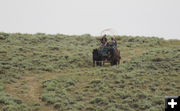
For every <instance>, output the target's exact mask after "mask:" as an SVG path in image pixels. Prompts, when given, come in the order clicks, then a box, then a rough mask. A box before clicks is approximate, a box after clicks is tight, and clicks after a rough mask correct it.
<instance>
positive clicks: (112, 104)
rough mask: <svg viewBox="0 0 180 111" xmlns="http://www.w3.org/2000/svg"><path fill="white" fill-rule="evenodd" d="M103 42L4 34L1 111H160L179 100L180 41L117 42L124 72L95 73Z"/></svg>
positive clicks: (112, 68) (120, 39) (1, 38)
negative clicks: (94, 52)
mask: <svg viewBox="0 0 180 111" xmlns="http://www.w3.org/2000/svg"><path fill="white" fill-rule="evenodd" d="M108 38H110V36H109V37H108ZM99 39H100V37H92V36H90V35H89V34H85V35H80V36H75V35H72V36H68V35H62V34H56V35H47V34H43V33H37V34H33V35H32V34H20V33H14V34H9V33H0V110H2V111H55V110H57V111H58V110H59V111H71V110H72V111H80V110H81V111H104V110H105V111H137V110H138V111H162V110H164V109H163V108H164V97H165V96H167V95H180V92H179V89H180V74H179V72H180V41H179V40H163V39H160V38H155V37H129V36H116V39H117V42H118V48H119V49H120V51H121V56H122V60H121V64H120V66H119V67H117V66H110V65H109V64H106V65H105V66H103V67H92V50H93V49H94V48H97V47H98V44H99V41H98V40H99Z"/></svg>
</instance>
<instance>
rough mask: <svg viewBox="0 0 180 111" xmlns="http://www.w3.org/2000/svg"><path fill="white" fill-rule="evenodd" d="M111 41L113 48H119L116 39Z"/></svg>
mask: <svg viewBox="0 0 180 111" xmlns="http://www.w3.org/2000/svg"><path fill="white" fill-rule="evenodd" d="M111 41H112V47H113V48H115V47H117V41H116V39H115V38H114V37H112V38H111Z"/></svg>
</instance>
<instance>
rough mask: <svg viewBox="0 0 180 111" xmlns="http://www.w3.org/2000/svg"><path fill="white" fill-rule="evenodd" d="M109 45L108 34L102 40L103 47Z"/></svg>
mask: <svg viewBox="0 0 180 111" xmlns="http://www.w3.org/2000/svg"><path fill="white" fill-rule="evenodd" d="M106 45H107V38H106V34H105V35H104V36H103V37H102V38H101V46H106Z"/></svg>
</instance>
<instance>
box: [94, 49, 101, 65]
mask: <svg viewBox="0 0 180 111" xmlns="http://www.w3.org/2000/svg"><path fill="white" fill-rule="evenodd" d="M101 61H102V54H101V53H99V51H98V49H94V50H93V66H95V65H97V66H99V65H100V66H101V65H102V62H101Z"/></svg>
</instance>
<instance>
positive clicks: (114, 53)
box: [108, 48, 121, 65]
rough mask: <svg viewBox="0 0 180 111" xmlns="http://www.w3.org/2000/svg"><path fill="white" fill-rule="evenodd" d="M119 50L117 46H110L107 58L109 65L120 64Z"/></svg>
mask: <svg viewBox="0 0 180 111" xmlns="http://www.w3.org/2000/svg"><path fill="white" fill-rule="evenodd" d="M120 59H121V56H120V51H119V50H118V49H117V48H111V49H109V52H108V60H109V61H110V63H111V65H119V64H120Z"/></svg>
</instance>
